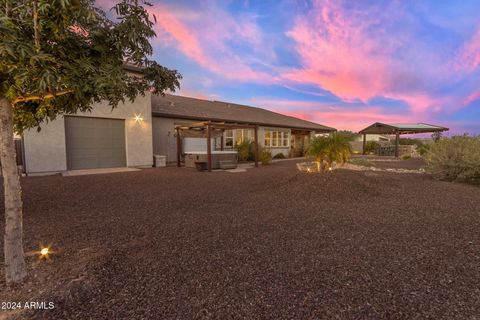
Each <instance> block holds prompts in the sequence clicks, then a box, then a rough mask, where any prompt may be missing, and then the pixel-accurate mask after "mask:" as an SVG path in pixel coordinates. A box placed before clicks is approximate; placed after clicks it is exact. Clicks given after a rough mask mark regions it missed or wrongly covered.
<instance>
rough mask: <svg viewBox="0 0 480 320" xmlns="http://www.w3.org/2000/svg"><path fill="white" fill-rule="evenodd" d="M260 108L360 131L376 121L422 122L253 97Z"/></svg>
mask: <svg viewBox="0 0 480 320" xmlns="http://www.w3.org/2000/svg"><path fill="white" fill-rule="evenodd" d="M251 101H252V103H253V104H255V105H258V106H259V107H262V108H265V109H268V110H271V111H275V112H278V113H281V114H284V115H288V116H292V117H297V118H300V119H304V120H308V121H313V122H316V123H319V124H323V125H327V126H331V127H334V128H336V129H339V130H354V131H359V130H361V129H363V128H365V127H367V126H369V125H371V124H372V123H374V122H387V123H402V122H403V123H408V122H422V121H425V119H424V118H423V119H422V118H417V117H412V116H411V115H405V114H392V113H386V112H385V109H384V108H382V107H370V106H361V107H359V106H348V105H344V106H335V105H331V104H328V103H322V102H314V101H294V100H282V99H262V98H252V99H251Z"/></svg>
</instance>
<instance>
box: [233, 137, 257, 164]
mask: <svg viewBox="0 0 480 320" xmlns="http://www.w3.org/2000/svg"><path fill="white" fill-rule="evenodd" d="M235 149H236V150H237V152H238V160H239V161H252V160H254V159H255V144H254V142H253V141H251V140H243V141H242V142H240V143H237V144H235Z"/></svg>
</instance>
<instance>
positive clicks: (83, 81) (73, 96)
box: [0, 0, 181, 133]
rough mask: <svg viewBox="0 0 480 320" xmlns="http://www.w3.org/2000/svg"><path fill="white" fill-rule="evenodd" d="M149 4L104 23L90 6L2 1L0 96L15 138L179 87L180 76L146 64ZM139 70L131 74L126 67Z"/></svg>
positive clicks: (128, 0)
mask: <svg viewBox="0 0 480 320" xmlns="http://www.w3.org/2000/svg"><path fill="white" fill-rule="evenodd" d="M148 6H150V4H149V3H148V2H144V1H141V0H123V1H121V2H120V3H118V4H117V5H116V6H115V7H114V8H113V9H114V10H113V11H114V12H115V14H116V16H117V19H116V21H112V20H110V19H108V18H107V17H106V15H105V13H104V12H103V11H101V10H100V9H98V8H96V7H95V6H94V1H93V0H51V1H47V0H34V1H32V0H0V8H2V9H1V10H2V14H1V16H0V38H1V39H2V41H1V42H0V96H4V97H6V98H7V99H8V100H9V101H10V102H11V103H12V104H13V105H14V106H15V112H14V124H15V131H16V132H17V133H21V132H23V131H24V130H25V129H28V128H32V127H36V126H39V125H40V124H41V122H42V121H44V120H47V121H49V120H53V119H55V117H56V116H57V115H58V114H72V113H76V112H78V111H88V110H90V108H91V105H92V103H93V102H100V101H102V100H106V101H108V102H109V104H110V106H112V107H115V106H117V105H118V104H119V103H120V102H123V101H124V100H125V98H127V99H129V100H131V101H133V100H134V99H135V97H137V96H138V95H139V94H141V95H143V94H144V93H145V92H146V91H147V90H151V91H152V92H153V93H157V94H162V93H163V92H164V91H165V90H172V91H174V90H175V89H176V88H178V87H179V85H180V83H179V80H180V79H181V75H180V74H179V73H178V72H177V71H176V70H169V69H167V68H165V67H163V66H161V65H159V64H158V63H157V62H155V61H152V60H149V58H148V57H149V56H150V55H151V54H152V52H153V50H152V46H151V45H150V43H149V39H150V38H152V37H154V36H155V32H154V31H153V28H152V27H153V22H152V21H151V19H150V18H151V17H150V15H149V14H148V12H147V10H146V7H148ZM125 63H128V64H131V65H135V66H137V67H139V68H140V69H141V71H142V72H143V74H142V75H141V76H131V75H129V74H128V73H127V71H126V70H125V68H124V64H125Z"/></svg>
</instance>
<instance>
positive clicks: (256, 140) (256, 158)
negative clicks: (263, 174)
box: [254, 126, 258, 167]
mask: <svg viewBox="0 0 480 320" xmlns="http://www.w3.org/2000/svg"><path fill="white" fill-rule="evenodd" d="M254 139H255V167H258V126H255V129H254Z"/></svg>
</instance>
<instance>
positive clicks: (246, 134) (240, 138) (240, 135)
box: [235, 129, 252, 144]
mask: <svg viewBox="0 0 480 320" xmlns="http://www.w3.org/2000/svg"><path fill="white" fill-rule="evenodd" d="M248 140H252V130H249V129H237V130H235V143H236V144H240V143H242V142H244V141H248Z"/></svg>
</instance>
